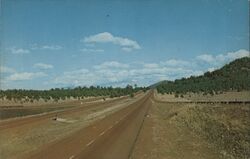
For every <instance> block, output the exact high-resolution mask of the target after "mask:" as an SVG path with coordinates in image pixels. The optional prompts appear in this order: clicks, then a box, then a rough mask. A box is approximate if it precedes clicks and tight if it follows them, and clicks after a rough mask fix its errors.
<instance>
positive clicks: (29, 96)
mask: <svg viewBox="0 0 250 159" xmlns="http://www.w3.org/2000/svg"><path fill="white" fill-rule="evenodd" d="M147 90H148V87H137V86H136V85H135V86H134V87H133V86H131V85H127V86H126V87H125V88H120V87H116V88H113V87H100V86H90V87H80V86H79V87H76V88H52V89H50V90H25V89H11V90H0V98H1V99H4V98H5V99H8V100H17V101H21V100H26V101H31V102H32V101H34V100H37V101H38V100H39V99H44V100H45V101H48V100H54V101H58V100H65V99H67V98H74V99H84V98H85V97H97V96H104V97H111V98H113V97H120V96H125V95H130V96H131V97H133V96H134V93H136V92H138V91H144V92H146V91H147Z"/></svg>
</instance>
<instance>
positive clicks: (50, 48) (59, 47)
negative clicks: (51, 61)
mask: <svg viewBox="0 0 250 159" xmlns="http://www.w3.org/2000/svg"><path fill="white" fill-rule="evenodd" d="M41 49H45V50H61V49H62V46H59V45H44V46H42V47H41Z"/></svg>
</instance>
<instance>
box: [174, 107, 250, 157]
mask: <svg viewBox="0 0 250 159" xmlns="http://www.w3.org/2000/svg"><path fill="white" fill-rule="evenodd" d="M249 119H250V105H235V104H234V105H225V104H224V105H221V104H220V105H219V104H217V105H194V106H191V107H188V108H187V109H183V110H182V111H181V112H179V113H178V116H176V118H175V119H174V120H175V121H176V123H177V124H178V125H179V126H181V127H183V126H185V127H188V128H189V129H190V130H192V131H193V132H194V133H195V134H198V135H199V136H201V137H203V138H205V139H206V140H207V141H208V142H210V143H212V144H213V145H215V147H216V148H217V149H218V150H220V152H221V154H223V156H224V157H225V158H232V159H234V158H239V159H245V158H249V157H250V133H249V132H250V121H249Z"/></svg>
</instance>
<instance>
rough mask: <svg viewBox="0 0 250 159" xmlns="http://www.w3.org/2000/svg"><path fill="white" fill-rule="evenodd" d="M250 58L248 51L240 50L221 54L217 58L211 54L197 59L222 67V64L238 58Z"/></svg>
mask: <svg viewBox="0 0 250 159" xmlns="http://www.w3.org/2000/svg"><path fill="white" fill-rule="evenodd" d="M249 56H250V54H249V51H248V50H244V49H240V50H238V51H235V52H228V53H225V54H219V55H216V56H214V55H211V54H202V55H199V56H197V57H196V59H197V60H201V61H204V62H206V63H208V64H212V65H222V64H225V63H226V62H229V61H232V60H235V59H238V58H242V57H249Z"/></svg>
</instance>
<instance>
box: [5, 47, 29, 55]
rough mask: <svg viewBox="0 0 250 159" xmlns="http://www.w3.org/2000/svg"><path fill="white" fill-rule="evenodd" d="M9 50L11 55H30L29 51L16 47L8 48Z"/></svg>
mask: <svg viewBox="0 0 250 159" xmlns="http://www.w3.org/2000/svg"><path fill="white" fill-rule="evenodd" d="M9 50H10V51H11V53H12V54H19V55H22V54H28V53H30V51H29V50H28V49H23V48H16V47H12V48H9Z"/></svg>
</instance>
